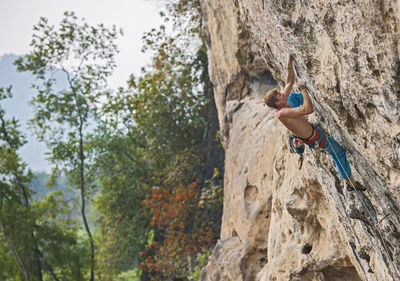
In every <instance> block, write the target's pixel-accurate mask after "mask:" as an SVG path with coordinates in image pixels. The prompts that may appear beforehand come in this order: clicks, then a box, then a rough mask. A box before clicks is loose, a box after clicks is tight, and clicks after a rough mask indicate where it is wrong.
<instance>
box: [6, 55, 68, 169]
mask: <svg viewBox="0 0 400 281" xmlns="http://www.w3.org/2000/svg"><path fill="white" fill-rule="evenodd" d="M17 58H18V56H16V55H14V54H7V55H3V56H2V57H0V87H8V86H10V85H12V86H13V88H12V93H13V98H12V99H9V100H7V101H6V102H5V104H4V108H5V109H6V116H7V117H8V118H10V117H15V118H16V119H17V120H19V121H20V125H21V128H20V130H21V131H22V132H23V133H24V135H25V137H26V139H27V141H28V143H27V144H26V145H25V146H24V147H23V148H22V149H21V151H20V155H21V157H22V159H23V160H24V161H25V162H27V163H28V165H29V167H30V168H31V169H32V170H33V171H46V172H50V170H51V168H50V165H49V163H48V162H47V161H46V160H45V152H46V147H45V145H44V144H41V143H39V142H38V141H37V140H36V138H35V136H34V134H33V132H32V131H31V130H30V129H28V126H27V122H28V121H29V119H31V118H32V117H33V110H32V108H31V106H30V105H29V101H30V100H31V99H32V97H33V96H34V95H35V91H34V90H33V89H31V85H32V83H34V82H35V78H34V77H33V76H32V75H31V74H30V73H21V72H18V71H17V69H16V67H15V66H14V64H13V63H14V61H15V60H16V59H17ZM57 76H58V77H56V79H57V80H58V81H62V76H61V73H60V74H59V75H57ZM60 84H61V85H62V83H60Z"/></svg>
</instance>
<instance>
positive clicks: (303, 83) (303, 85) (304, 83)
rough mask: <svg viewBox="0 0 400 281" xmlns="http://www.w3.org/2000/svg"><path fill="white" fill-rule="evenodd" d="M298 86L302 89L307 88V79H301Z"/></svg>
mask: <svg viewBox="0 0 400 281" xmlns="http://www.w3.org/2000/svg"><path fill="white" fill-rule="evenodd" d="M297 84H298V85H299V87H300V88H307V85H306V79H305V78H303V79H301V80H300V81H299V82H298V83H297Z"/></svg>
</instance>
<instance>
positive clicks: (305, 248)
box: [301, 243, 312, 255]
mask: <svg viewBox="0 0 400 281" xmlns="http://www.w3.org/2000/svg"><path fill="white" fill-rule="evenodd" d="M311 250H312V245H311V244H310V243H307V244H305V245H304V246H303V249H302V250H301V253H302V254H304V255H308V254H309V253H311Z"/></svg>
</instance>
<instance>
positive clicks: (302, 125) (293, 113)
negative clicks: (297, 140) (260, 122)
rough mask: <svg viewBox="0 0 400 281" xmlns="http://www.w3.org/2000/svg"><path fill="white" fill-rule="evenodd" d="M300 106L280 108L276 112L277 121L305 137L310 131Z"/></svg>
mask: <svg viewBox="0 0 400 281" xmlns="http://www.w3.org/2000/svg"><path fill="white" fill-rule="evenodd" d="M305 115H307V114H303V112H302V110H301V107H300V108H299V107H296V108H282V109H280V110H279V111H278V112H277V117H278V119H279V121H281V122H282V124H283V125H285V127H286V128H288V129H289V130H290V131H292V132H293V134H294V135H296V136H298V137H301V138H307V137H309V136H310V134H311V133H312V127H311V126H310V123H309V122H308V121H307V120H306V119H305V117H304V116H305Z"/></svg>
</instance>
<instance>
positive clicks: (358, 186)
mask: <svg viewBox="0 0 400 281" xmlns="http://www.w3.org/2000/svg"><path fill="white" fill-rule="evenodd" d="M346 185H347V191H354V188H355V189H357V190H359V191H365V190H367V188H366V187H365V186H363V185H362V184H361V183H359V182H358V181H356V183H355V185H354V188H353V186H352V185H351V184H348V183H347V184H346Z"/></svg>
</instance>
